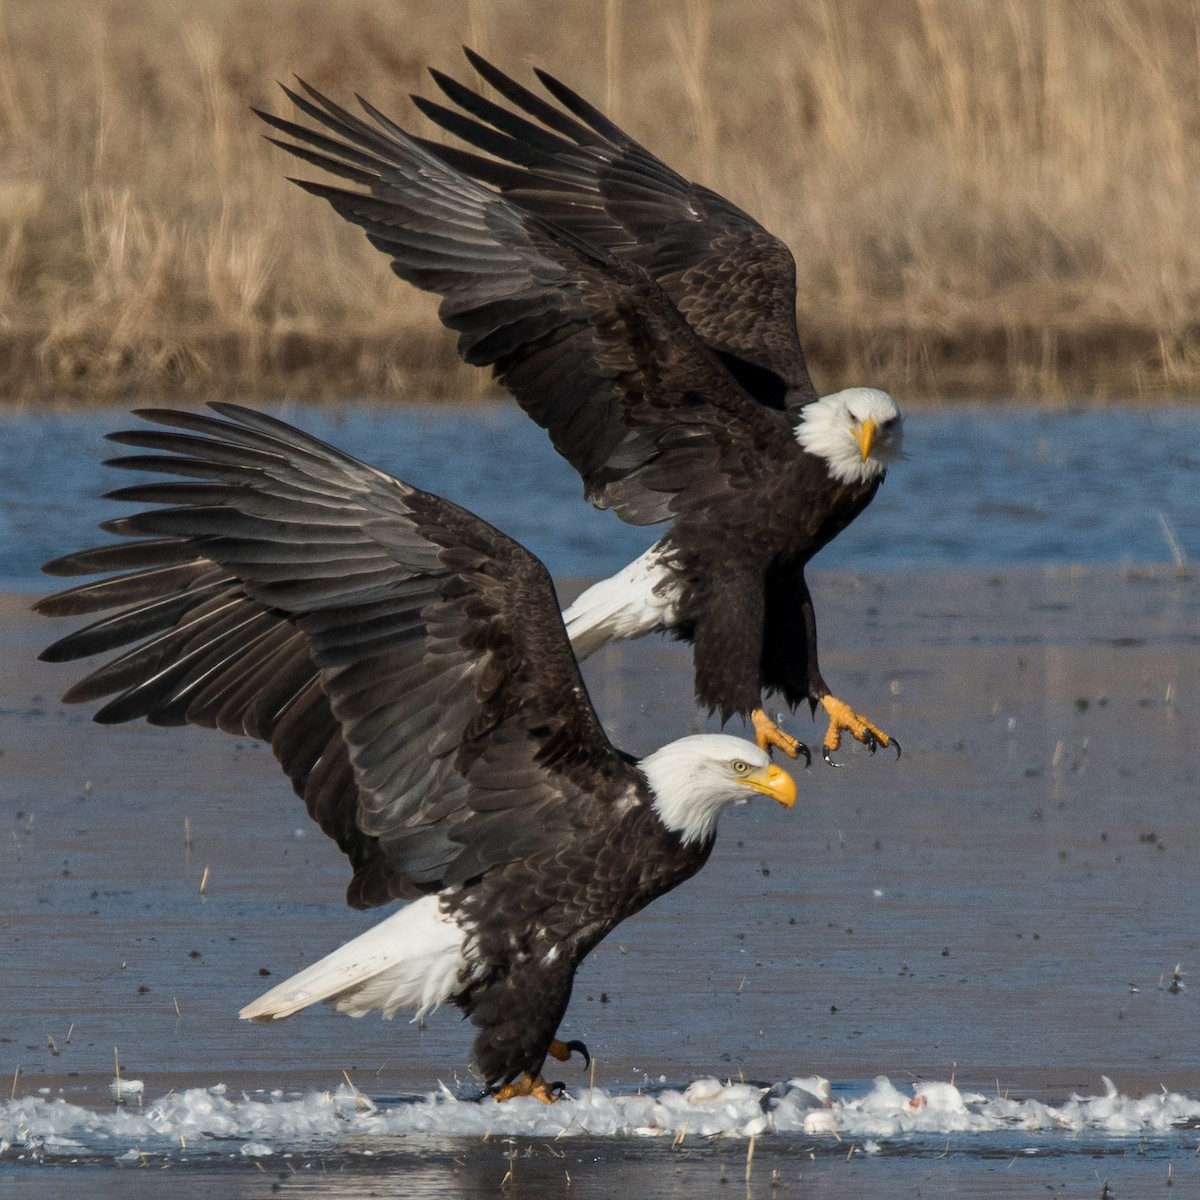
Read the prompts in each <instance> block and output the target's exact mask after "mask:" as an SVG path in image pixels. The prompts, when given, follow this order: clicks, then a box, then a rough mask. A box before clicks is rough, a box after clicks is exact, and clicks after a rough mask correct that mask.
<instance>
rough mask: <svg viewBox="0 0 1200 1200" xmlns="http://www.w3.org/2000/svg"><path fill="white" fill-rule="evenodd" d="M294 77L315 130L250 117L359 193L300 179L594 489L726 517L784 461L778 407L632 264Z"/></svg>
mask: <svg viewBox="0 0 1200 1200" xmlns="http://www.w3.org/2000/svg"><path fill="white" fill-rule="evenodd" d="M301 87H302V88H303V89H304V92H305V94H304V95H300V94H298V93H295V92H292V91H287V89H285V91H287V94H288V95H289V97H290V98H291V99H292V101H293V102H294V103H295V104H296V105H297V107H298V108H299V109H300V111H301V112H302V113H303V114H304V115H305V116H307V117H308V118H309V119H310V120H311V121H313V122H315V123H316V125H318V126H319V127H320V128H308V127H305V126H303V125H299V124H296V123H294V122H291V121H286V120H283V119H282V118H279V117H275V116H271V115H269V114H265V113H260V114H259V115H260V116H262V118H263V120H265V121H266V122H267V123H268V124H269V125H270V126H271V127H272V128H274V129H276V130H278V131H280V132H281V133H283V134H285V135H287V138H288V139H290V140H279V141H278V144H279V145H281V146H283V147H284V148H285V149H287V150H289V151H290V152H291V153H293V154H296V155H297V156H299V157H300V158H302V159H304V160H305V161H306V162H310V163H313V164H314V165H316V166H319V167H321V168H322V169H324V170H328V171H330V172H332V173H334V174H336V175H339V176H340V177H342V178H344V179H347V180H349V181H350V182H352V183H354V184H357V185H360V186H361V187H364V188H366V189H368V191H367V192H365V193H364V192H360V191H352V190H349V189H345V188H337V187H330V186H327V185H324V184H317V183H308V182H303V183H301V186H303V187H305V188H306V189H307V190H309V191H311V192H313V193H315V194H316V195H319V196H322V197H324V198H325V199H326V200H328V201H329V203H330V204H332V205H333V207H334V208H335V209H336V210H337V211H338V212H339V213H340V214H341V215H342V216H344V217H346V218H347V219H348V220H350V221H353V222H355V223H356V224H358V225H361V226H362V227H363V229H364V230H365V231H366V233H367V236H368V238H369V239H370V240H371V242H372V243H373V244H374V245H375V246H377V247H378V248H379V249H381V250H383V251H384V252H385V253H386V254H388V255H390V256H391V258H392V265H393V269H394V270H395V271H396V272H397V274H399V275H400V276H401V277H402V278H404V279H407V280H409V281H410V282H412V283H414V284H416V285H417V286H418V287H421V288H424V289H425V290H427V291H432V292H435V293H437V294H439V295H441V296H442V297H443V301H442V305H441V309H440V313H441V317H442V320H443V321H444V322H445V324H446V325H447V326H449V327H450V328H451V329H453V330H455V331H457V333H458V335H459V351H460V353H461V354H462V356H463V358H464V359H466V361H467V362H470V363H474V364H476V365H490V366H491V367H492V368H493V370H494V372H495V374H496V376H497V378H498V379H499V380H500V381H501V382H502V383H503V384H504V385H505V386H506V387H507V388H508V389H509V390H510V391H512V392H513V394H514V395H515V396H516V397H517V399H518V401H519V402H520V403H521V405H522V407H523V408H524V409H525V410H526V411H527V412H528V413H529V414H530V415H531V416H532V417H533V418H534V420H536V421H537V422H538V423H539V424H540V425H541V426H542V427H543V428H545V429H546V430H547V431H548V432H549V434H550V436H551V439H552V441H553V443H554V445H555V447H556V448H557V449H558V451H559V452H560V453H561V454H562V455H563V456H564V457H565V458H566V459H567V460H568V461H569V462H570V463H571V464H572V465H573V466H574V467H575V469H576V470H577V471H578V472H579V473H580V475H581V476H582V477H583V481H584V487H585V491H586V494H587V496H588V498H589V499H590V500H592V502H593V503H595V504H597V505H600V506H602V507H609V508H612V509H613V510H614V511H615V512H616V513H617V514H618V515H619V516H621V517H622V518H623V519H624V520H626V521H629V522H632V523H634V524H650V523H654V522H657V521H662V520H666V519H667V518H669V517H672V516H675V517H679V516H683V515H688V516H692V517H695V518H697V519H699V518H701V517H703V518H704V519H714V520H719V521H720V523H721V524H722V525H723V526H725V527H727V528H728V527H730V526H731V525H736V524H737V523H738V520H739V519H740V517H741V516H742V515H748V514H746V513H743V510H744V509H745V508H746V506H747V505H748V504H749V503H751V502H752V500H753V495H752V493H753V490H754V488H755V487H757V486H759V484H761V482H762V477H763V474H764V472H765V473H767V474H768V475H769V474H770V472H772V471H779V472H786V471H787V470H788V469H789V468H790V467H791V465H792V464H793V463H794V461H795V459H796V458H797V457H798V454H799V452H798V450H797V448H796V444H795V439H794V436H793V433H792V426H791V422H790V420H789V418H788V417H787V416H786V415H785V414H783V413H781V412H776V411H772V410H771V409H769V408H764V406H763V405H762V404H760V403H758V402H756V401H755V399H754V398H753V397H752V396H751V395H750V394H749V393H748V392H747V391H746V390H745V389H744V388H743V387H742V386H741V385H740V384H739V383H738V382H737V380H736V379H735V378H734V376H733V375H732V374H731V373H730V371H729V370H728V369H727V367H726V366H725V365H723V363H722V362H721V360H720V358H719V357H718V356H717V354H716V353H714V352H713V351H712V350H711V349H709V348H708V347H707V346H706V345H705V344H704V343H703V342H702V341H701V339H700V338H699V337H698V336H697V334H696V332H695V331H694V330H693V329H692V327H691V326H689V324H688V323H687V321H686V320H685V319H684V318H683V316H682V315H681V314H680V312H679V310H678V309H677V308H676V306H675V305H674V304H673V303H672V302H671V300H670V298H669V297H668V296H667V295H666V293H665V292H664V291H663V289H662V287H661V286H660V285H659V284H658V283H657V282H656V281H655V280H654V279H652V278H651V277H650V275H649V274H648V273H647V271H646V270H645V269H644V268H643V267H642V266H641V265H639V264H637V263H635V262H631V261H627V260H625V259H622V258H619V257H614V256H613V255H611V254H609V253H608V252H607V250H606V249H604V248H603V247H602V246H595V245H592V244H590V243H588V242H587V241H586V240H585V239H584V238H583V237H581V236H580V235H579V234H578V233H576V232H573V231H571V230H569V229H566V228H564V227H562V226H559V225H556V224H554V223H552V222H549V221H547V220H545V219H544V218H542V217H540V216H538V215H536V214H533V213H530V212H527V211H525V210H523V209H521V208H519V207H517V206H516V205H514V204H513V203H511V202H510V201H509V200H508V199H506V198H505V197H503V196H501V195H499V194H497V193H496V192H494V191H492V190H490V189H489V188H487V187H483V186H481V185H480V184H479V183H477V182H475V181H474V180H472V179H470V178H468V177H467V176H465V175H463V174H462V173H460V172H459V171H457V170H455V169H454V168H453V167H451V166H448V165H446V164H445V163H443V162H442V161H441V160H440V159H439V158H438V157H437V156H435V155H434V154H433V153H432V152H431V151H430V150H428V149H427V148H426V147H424V146H422V145H420V144H419V143H417V142H416V141H414V140H413V139H412V138H411V137H409V136H408V135H407V134H406V133H405V132H404V131H403V130H401V129H400V128H399V127H397V126H396V125H395V124H394V123H393V122H391V121H390V120H388V118H386V117H384V116H383V115H382V114H380V113H378V112H377V110H375V109H374V108H371V107H370V106H369V105H365V104H364V108H365V110H366V112H367V113H368V115H369V116H370V117H371V118H372V121H373V122H374V123H369V122H367V121H365V120H362V119H361V118H359V117H356V116H354V115H353V114H351V113H349V112H347V111H346V110H345V109H343V108H341V107H340V106H338V105H336V104H334V103H333V102H332V101H330V100H328V99H326V98H325V97H324V96H322V95H320V93H318V92H316V91H314V90H313V89H312V88H308V87H307V86H305V85H303V84H302V85H301ZM729 506H733V507H734V508H736V509H737V510H738V516H735V517H734V519H732V520H730V518H729V514H728V513H727V512H725V511H724V510H725V509H727V508H728V507H729ZM718 510H720V511H718Z"/></svg>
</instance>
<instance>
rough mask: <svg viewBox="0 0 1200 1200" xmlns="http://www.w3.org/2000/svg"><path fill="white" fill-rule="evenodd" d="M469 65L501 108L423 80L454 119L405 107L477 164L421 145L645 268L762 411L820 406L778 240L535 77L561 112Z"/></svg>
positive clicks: (556, 85) (477, 64)
mask: <svg viewBox="0 0 1200 1200" xmlns="http://www.w3.org/2000/svg"><path fill="white" fill-rule="evenodd" d="M464 52H465V53H466V56H467V59H468V61H469V62H470V63H471V65H472V66H473V67H474V68H475V70H476V71H477V72H478V73H479V76H480V77H481V78H482V79H483V80H484V82H485V83H487V84H489V85H490V86H491V87H492V88H493V89H495V91H496V93H498V95H499V96H500V97H501V98H502V99H503V100H504V101H507V104H508V107H505V105H504V104H500V103H496V102H494V101H492V100H490V99H488V98H486V97H485V96H483V95H481V94H480V93H479V92H477V91H474V90H472V89H471V88H469V87H467V86H465V85H464V84H462V83H460V82H459V81H458V80H456V79H453V78H451V77H450V76H448V75H445V74H444V73H443V72H441V71H437V70H432V69H431V70H430V74H431V75H432V76H433V79H434V81H435V82H436V83H437V85H438V87H439V88H441V90H442V92H443V93H444V94H445V96H446V98H447V99H448V100H449V101H450V102H451V104H452V105H453V106H454V107H447V106H446V105H444V104H439V103H436V102H434V101H432V100H428V99H426V98H425V97H423V96H415V95H414V96H413V98H412V99H413V103H414V104H416V106H417V107H418V108H419V109H420V110H421V111H422V112H423V113H425V114H426V116H428V117H429V118H430V119H431V120H432V121H434V122H436V123H437V124H438V125H440V126H441V127H442V128H443V129H445V130H446V131H447V132H448V133H451V134H453V135H454V136H455V137H458V138H461V139H462V140H463V141H464V142H466V143H467V144H468V145H469V146H471V147H472V148H473V150H476V151H482V152H483V154H482V155H481V154H477V153H473V152H472V151H465V150H461V149H458V148H456V147H453V146H445V145H442V144H440V143H435V142H431V141H422V145H424V146H426V147H427V148H428V149H430V150H432V151H433V153H435V154H437V155H438V157H439V158H441V159H442V160H443V161H445V162H447V163H449V164H450V165H451V166H453V167H455V168H457V169H458V170H460V171H462V172H463V173H464V174H466V175H470V176H471V177H472V178H473V179H478V180H480V181H481V182H483V183H487V184H490V185H491V186H493V187H496V188H498V189H499V190H500V191H501V192H502V193H503V194H504V195H506V196H508V197H509V198H510V199H512V200H513V201H515V202H516V203H517V204H518V205H520V207H521V208H523V209H525V210H527V211H529V212H535V213H538V214H540V215H542V216H544V217H546V218H547V219H548V220H550V221H552V222H554V223H555V224H556V225H559V226H561V227H563V228H565V229H569V230H570V231H571V232H572V233H575V234H577V235H578V236H579V237H581V238H583V239H584V240H585V241H586V242H587V243H588V244H589V245H592V246H596V247H600V248H603V249H605V250H607V251H609V252H610V253H612V254H616V255H620V256H621V257H623V258H627V259H629V260H630V261H632V262H636V263H638V264H639V265H640V266H642V267H644V268H645V269H646V271H647V272H648V273H649V274H650V275H651V277H652V278H654V279H655V280H657V281H658V283H660V284H661V285H662V287H663V289H664V290H665V291H666V293H667V295H668V296H670V297H671V300H672V301H673V302H674V304H675V306H676V307H677V308H678V309H679V311H680V312H681V313H682V314H683V315H684V317H685V318H686V319H687V322H688V324H689V325H690V326H691V327H692V328H693V329H694V330H695V331H696V332H697V333H698V334H699V335H700V337H701V339H702V340H703V341H704V342H705V343H706V344H707V345H708V346H709V347H711V348H712V349H713V350H715V351H716V352H717V353H718V354H719V355H720V356H721V358H722V360H723V361H724V362H725V363H726V365H727V366H729V368H730V369H731V370H732V371H733V373H734V375H735V376H737V378H738V379H739V380H740V381H741V382H742V384H743V385H744V386H745V387H746V388H747V390H748V391H750V392H751V393H752V394H753V395H754V396H755V397H756V398H757V399H759V400H760V401H761V402H763V403H765V404H770V405H773V406H775V407H780V406H783V405H786V406H787V407H788V408H789V409H797V408H799V407H801V406H803V405H804V404H806V403H808V402H809V401H811V400H815V399H816V396H817V393H816V389H815V388H814V387H813V384H812V380H811V378H810V377H809V374H808V368H807V366H806V364H805V360H804V351H803V349H802V348H801V345H800V336H799V332H798V330H797V328H796V263H795V260H794V259H793V257H792V254H791V251H790V250H789V249H788V248H787V246H786V245H785V244H784V243H783V242H782V241H780V240H779V238H777V237H776V236H775V235H774V234H772V233H770V232H769V231H768V230H766V229H764V228H763V226H762V225H760V224H759V223H758V222H757V221H756V220H755V219H754V218H753V217H751V216H750V215H749V214H748V213H746V212H744V211H743V210H742V209H740V208H739V207H738V206H737V205H736V204H733V203H732V202H731V201H729V200H727V199H726V198H725V197H724V196H721V195H719V194H718V193H716V192H714V191H712V190H710V189H709V188H706V187H704V186H702V185H701V184H698V183H693V182H691V181H690V180H688V179H686V178H684V177H683V176H682V175H680V174H679V173H678V172H677V171H674V170H672V168H671V167H669V166H667V164H666V163H664V162H663V161H662V160H661V159H659V158H657V157H656V156H655V155H653V154H651V153H650V151H649V150H647V149H646V148H645V147H644V146H642V145H640V144H639V143H638V142H636V141H634V139H633V138H631V137H630V136H629V135H628V134H627V133H626V132H625V131H624V130H622V129H621V128H619V127H618V126H617V125H615V124H614V123H613V122H612V121H610V120H609V119H608V118H607V117H606V116H605V115H604V114H603V113H602V112H600V111H599V110H598V109H597V108H595V107H594V106H593V105H591V104H589V103H588V102H587V101H586V100H584V99H583V97H582V96H580V95H578V94H577V93H576V92H574V91H572V90H571V89H570V88H569V87H567V86H566V84H564V83H562V82H561V81H560V80H558V79H556V78H555V77H554V76H553V75H551V74H549V73H548V72H546V71H542V70H535V71H534V74H535V75H536V76H537V78H538V80H539V82H540V83H541V84H542V86H543V87H544V88H545V90H546V92H547V93H548V95H549V96H550V97H551V99H552V100H553V101H556V102H557V103H551V101H550V100H547V99H546V97H545V96H539V95H537V94H536V93H534V92H532V91H530V90H529V89H528V88H526V87H523V86H522V85H521V84H519V83H517V82H516V80H514V79H512V78H511V77H510V76H508V75H506V74H505V73H504V72H503V71H501V70H500V69H499V68H498V67H496V66H494V65H493V64H492V63H490V62H488V61H487V60H486V59H485V58H483V57H482V56H481V55H479V54H476V53H475V52H474V51H473V50H470V49H467V48H465V47H464ZM530 118H532V119H530Z"/></svg>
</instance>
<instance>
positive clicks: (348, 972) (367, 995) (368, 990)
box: [239, 895, 467, 1021]
mask: <svg viewBox="0 0 1200 1200" xmlns="http://www.w3.org/2000/svg"><path fill="white" fill-rule="evenodd" d="M438 901H439V897H438V896H436V895H432V896H423V897H422V898H421V899H420V900H416V901H414V902H413V903H412V904H409V905H406V906H405V907H404V908H402V909H401V910H400V911H399V912H398V913H393V914H392V916H390V917H388V919H387V920H386V921H382V922H380V923H379V924H378V925H376V926H374V927H373V928H371V929H368V930H367V931H366V933H362V934H359V936H358V937H356V938H354V940H353V941H349V942H347V943H346V944H345V945H344V946H339V947H338V949H336V950H335V951H334V952H333V953H332V954H327V955H326V956H325V957H324V958H322V959H321V960H320V961H319V962H315V963H313V965H312V966H311V967H306V968H305V969H304V970H303V971H301V972H300V973H299V974H298V975H293V976H292V977H291V978H290V979H286V980H284V982H283V983H281V984H279V985H278V986H277V987H273V988H272V989H271V990H270V991H269V992H267V993H266V994H265V995H262V996H259V998H258V999H257V1000H255V1001H254V1002H253V1003H252V1004H247V1005H246V1007H245V1008H243V1009H242V1011H241V1013H240V1014H239V1015H240V1016H242V1017H244V1018H246V1019H248V1020H251V1021H280V1020H282V1019H283V1018H284V1017H290V1016H291V1015H292V1014H293V1013H296V1012H299V1011H300V1009H302V1008H307V1007H308V1006H309V1005H310V1004H317V1003H319V1002H320V1001H322V1000H324V1001H328V1002H330V1003H332V1004H333V1006H334V1007H335V1008H336V1009H338V1010H339V1011H340V1012H344V1013H349V1015H350V1016H352V1017H361V1016H365V1015H366V1014H367V1013H369V1012H374V1011H376V1010H379V1011H381V1012H382V1013H383V1015H384V1016H385V1017H391V1016H393V1015H394V1014H395V1013H396V1011H397V1009H401V1008H413V1009H416V1010H417V1014H416V1015H417V1018H419V1017H422V1016H424V1014H425V1013H427V1012H429V1011H430V1010H431V1009H434V1008H437V1006H438V1005H439V1004H441V1003H442V1002H443V1001H444V1000H448V999H449V998H450V997H451V996H452V995H453V994H454V993H455V992H456V991H457V990H458V988H459V987H460V986H461V984H460V974H461V973H462V971H463V969H464V967H465V966H466V956H465V953H464V946H465V943H466V940H467V935H466V932H465V930H463V928H462V927H461V926H459V925H458V924H456V923H455V922H454V921H453V920H452V919H451V918H450V917H448V916H446V914H445V913H443V912H442V911H441V909H440V907H439V903H438ZM414 1019H416V1018H414Z"/></svg>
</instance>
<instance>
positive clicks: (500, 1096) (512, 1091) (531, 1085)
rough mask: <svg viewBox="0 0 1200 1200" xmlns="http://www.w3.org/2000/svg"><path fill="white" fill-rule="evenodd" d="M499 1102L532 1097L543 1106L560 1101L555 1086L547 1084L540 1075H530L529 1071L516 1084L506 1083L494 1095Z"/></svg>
mask: <svg viewBox="0 0 1200 1200" xmlns="http://www.w3.org/2000/svg"><path fill="white" fill-rule="evenodd" d="M492 1095H493V1096H495V1097H496V1099H497V1101H501V1102H502V1101H504V1100H512V1099H514V1098H515V1097H517V1096H532V1097H533V1098H534V1099H535V1100H540V1101H541V1102H542V1103H543V1104H553V1103H554V1102H555V1100H557V1099H558V1095H557V1094H556V1092H555V1088H554V1085H553V1084H549V1083H547V1082H546V1081H545V1080H544V1079H543V1078H542V1077H541V1076H540V1075H530V1073H529V1072H528V1071H526V1072H525V1074H524V1075H522V1076H521V1078H520V1079H518V1080H516V1081H515V1082H514V1083H506V1084H505V1085H504V1086H503V1087H498V1088H497V1089H496V1090H495V1091H494V1092H493V1093H492Z"/></svg>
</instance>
